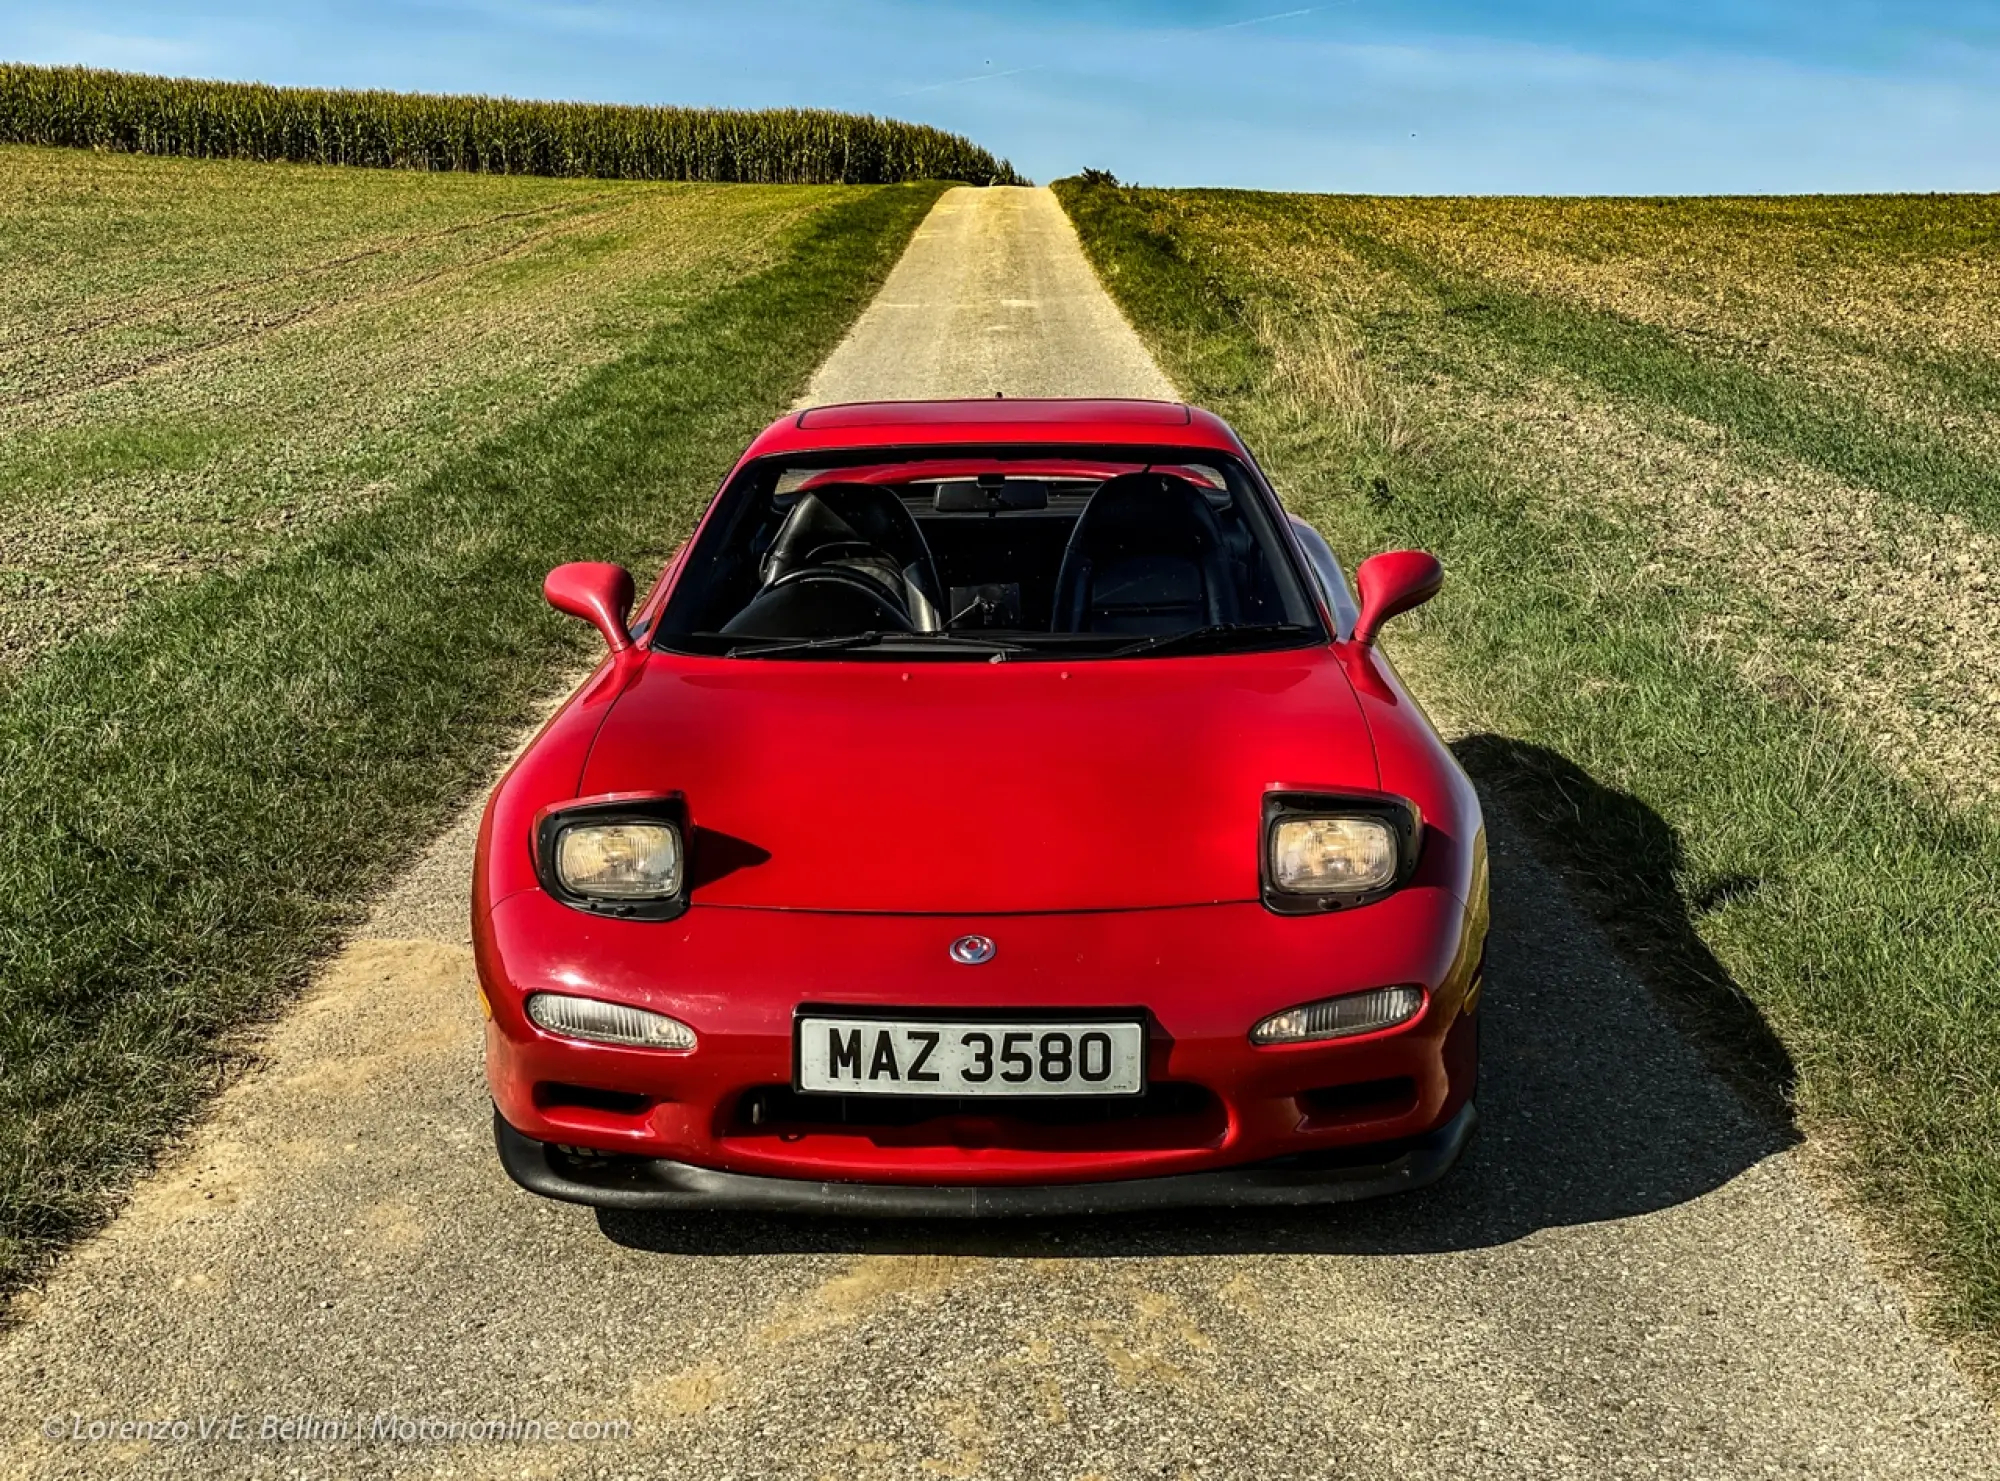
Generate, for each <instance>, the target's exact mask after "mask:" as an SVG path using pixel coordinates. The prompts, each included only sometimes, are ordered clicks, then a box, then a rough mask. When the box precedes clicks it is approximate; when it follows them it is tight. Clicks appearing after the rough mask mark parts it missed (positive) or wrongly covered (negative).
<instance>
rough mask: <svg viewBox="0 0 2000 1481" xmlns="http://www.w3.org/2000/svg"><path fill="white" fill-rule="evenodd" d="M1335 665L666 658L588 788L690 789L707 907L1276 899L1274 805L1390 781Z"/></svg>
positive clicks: (1261, 659) (1299, 657)
mask: <svg viewBox="0 0 2000 1481" xmlns="http://www.w3.org/2000/svg"><path fill="white" fill-rule="evenodd" d="M1376 777H1377V772H1376V766H1375V756H1374V751H1373V748H1372V746H1371V745H1370V743H1369V739H1368V734H1367V729H1366V725H1365V722H1364V721H1363V719H1362V716H1361V712H1360V707H1359V705H1358V704H1357V703H1356V701H1355V698H1354V693H1353V691H1352V689H1351V688H1350V687H1349V685H1348V682H1347V679H1346V677H1345V675H1344V674H1343V673H1342V671H1341V669H1340V666H1339V664H1338V662H1337V661H1336V660H1335V658H1334V656H1333V654H1332V653H1331V652H1329V651H1327V650H1325V649H1320V648H1311V649H1305V650H1297V651H1293V652H1287V653H1263V654H1251V655H1232V656H1224V657H1201V658H1172V659H1156V660H1124V661H1109V662H1106V661H1098V662H1088V661H1084V662H1077V663H1071V664H1061V663H1054V662H1033V663H1000V664H993V663H956V662H954V663H908V664H903V663H896V662H881V661H867V662H855V661H815V660H798V661H795V660H785V659H738V660H727V659H703V658H688V657H683V656H680V655H666V654H655V655H653V656H652V657H650V658H649V659H648V660H647V661H646V663H645V666H644V669H643V671H642V672H641V673H640V674H639V675H638V676H637V677H636V678H635V680H634V681H633V682H632V684H631V686H630V688H628V690H627V691H626V692H625V693H624V695H623V696H621V697H620V698H619V700H618V701H617V703H616V704H615V705H613V707H612V709H611V711H610V714H609V715H608V717H607V718H606V720H605V723H604V726H603V729H602V731H601V732H600V733H599V735H598V738H597V743H596V745H595V746H594V747H593V748H592V750H591V754H590V758H589V761H588V762H587V764H586V766H585V770H584V775H583V778H582V785H581V789H580V795H584V796H606V795H611V794H619V793H660V792H668V791H672V792H679V793H681V794H682V795H683V796H684V797H685V799H686V804H687V809H688V814H689V818H690V821H691V823H692V825H693V833H692V836H691V839H690V868H691V876H692V881H693V889H694V900H695V902H696V904H697V905H704V906H706V905H717V906H720V905H731V906H760V907H769V908H782V909H794V910H835V911H892V912H911V913H937V914H979V913H987V912H1019V911H1060V910H1122V909H1139V908H1146V907H1159V906H1171V905H1197V904H1211V903H1216V902H1220V901H1243V900H1254V899H1256V898H1258V890H1259V882H1258V852H1259V830H1260V828H1261V818H1262V798H1263V794H1264V793H1265V792H1266V791H1267V790H1269V789H1271V788H1273V787H1291V788H1336V787H1361V788H1373V787H1374V786H1375V785H1376Z"/></svg>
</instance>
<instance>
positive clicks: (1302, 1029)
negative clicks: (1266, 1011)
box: [1250, 987, 1424, 1044]
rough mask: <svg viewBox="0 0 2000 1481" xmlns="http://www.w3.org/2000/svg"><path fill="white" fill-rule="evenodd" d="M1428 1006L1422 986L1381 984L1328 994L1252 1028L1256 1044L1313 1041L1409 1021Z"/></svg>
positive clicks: (1350, 1034)
mask: <svg viewBox="0 0 2000 1481" xmlns="http://www.w3.org/2000/svg"><path fill="white" fill-rule="evenodd" d="M1423 1010H1424V990H1423V989H1422V988H1421V987H1378V988H1376V989H1375V990H1374V991H1373V992H1357V993H1350V994H1348V995H1347V996H1346V997H1344V998H1327V999H1326V1000H1325V1001H1323V1002H1318V1003H1308V1004H1306V1005H1305V1006H1304V1007H1303V1008H1291V1009H1287V1010H1286V1011H1285V1012H1283V1013H1274V1014H1272V1015H1271V1016H1270V1017H1269V1018H1267V1019H1265V1020H1264V1021H1263V1022H1262V1023H1260V1024H1258V1025H1257V1026H1256V1027H1255V1028H1253V1029H1252V1030H1250V1042H1251V1043H1253V1044H1310V1043H1315V1042H1317V1041H1320V1040H1323V1039H1349V1038H1353V1037H1354V1036H1355V1035H1357V1034H1373V1033H1380V1032H1381V1031H1382V1030H1383V1029H1385V1028H1395V1027H1396V1026H1398V1025H1399V1024H1404V1023H1408V1022H1409V1021H1410V1020H1411V1019H1412V1018H1415V1017H1416V1016H1417V1015H1418V1014H1419V1013H1421V1012H1423Z"/></svg>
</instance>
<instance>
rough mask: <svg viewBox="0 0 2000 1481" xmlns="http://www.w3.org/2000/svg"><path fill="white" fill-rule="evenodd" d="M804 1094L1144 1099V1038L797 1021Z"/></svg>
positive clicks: (1036, 1026)
mask: <svg viewBox="0 0 2000 1481" xmlns="http://www.w3.org/2000/svg"><path fill="white" fill-rule="evenodd" d="M797 1033H798V1044H797V1047H798V1057H797V1066H798V1071H797V1085H798V1089H799V1090H801V1091H804V1092H807V1093H811V1094H821V1095H1036V1096H1051V1095H1063V1096H1070V1095H1139V1094H1142V1093H1143V1092H1144V1091H1145V1088H1146V1052H1145V1050H1146V1033H1145V1027H1144V1025H1142V1024H1140V1023H1138V1022H1135V1021H1133V1020H1129V1019H1127V1020H1123V1021H1114V1022H1100V1023H1066V1022H1064V1021H1062V1020H1061V1019H1049V1020H1046V1021H1040V1022H1024V1021H1023V1020H1021V1019H1013V1020H1011V1021H996V1022H990V1023H988V1022H972V1021H966V1020H963V1019H960V1020H949V1021H938V1022H932V1021H927V1020H924V1019H883V1018H839V1017H834V1016H832V1015H827V1016H820V1015H812V1016H802V1017H800V1019H799V1020H798V1026H797Z"/></svg>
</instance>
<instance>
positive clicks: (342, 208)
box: [0, 148, 840, 690]
mask: <svg viewBox="0 0 2000 1481" xmlns="http://www.w3.org/2000/svg"><path fill="white" fill-rule="evenodd" d="M839 189H840V187H809V186H784V187H776V186H724V185H671V184H647V183H629V182H587V181H586V182H579V181H567V180H541V179H532V178H529V179H501V178H495V177H491V176H476V175H429V176H422V175H410V174H393V173H387V172H377V171H360V170H340V169H332V168H315V167H306V166H272V165H255V164H240V163H234V162H227V161H206V160H162V159H148V158H143V157H137V156H132V155H101V154H81V153H78V152H76V151H72V150H53V149H23V148H0V202H4V203H5V205H6V209H5V210H4V211H0V265H4V267H5V269H6V271H5V272H4V273H0V549H4V550H5V551H6V553H7V559H6V561H5V562H4V569H0V690H4V689H5V687H6V686H7V685H8V684H9V683H10V682H11V681H12V680H13V679H14V678H15V677H16V676H17V675H18V672H19V670H20V669H21V668H22V667H24V666H25V665H26V664H27V663H28V662H30V661H32V659H33V658H34V656H35V655H36V654H37V653H39V652H42V651H45V650H46V649H48V648H49V647H51V646H53V645H56V644H60V643H61V642H62V641H64V640H65V639H66V638H68V637H69V636H71V635H73V634H76V633H78V632H82V631H86V630H90V629H101V628H103V627H104V626H106V625H107V624H109V623H112V622H115V621H117V620H119V618H120V617H121V615H122V614H123V613H124V612H125V611H127V610H129V609H130V608H131V607H133V606H134V605H137V604H139V603H142V602H144V601H145V600H147V599H148V598H149V597H150V596H152V595H155V594H157V593H158V592H160V591H162V590H164V589H166V588H167V587H170V586H172V585H174V584H176V583H180V582H184V581H187V580H190V579H198V578H199V577H200V576H201V575H203V574H204V573H206V572H209V571H214V570H221V569H234V568H238V567H240V566H242V565H243V564H245V563H247V562H249V561H254V560H260V559H265V558H268V557H269V556H270V555H271V554H272V553H273V552H275V551H278V550H282V549H284V548H286V547H288V546H290V545H292V544H296V543H297V542H298V541H299V540H301V539H306V538H310V537H311V536H313V535H315V534H317V533H318V532H319V531H321V530H322V529H324V528H325V527H326V526H328V525H329V524H330V523H331V522H333V521H335V520H337V519H340V518H342V517H344V516H346V515H348V514H352V513H355V512H357V511H358V510H361V509H365V508H367V507H369V506H370V505H372V504H374V503H375V502H377V501H380V500H382V499H386V498H389V497H393V496H394V495H395V494H396V493H398V492H399V491H406V490H408V489H409V488H411V487H412V486H414V485H415V484H416V483H418V482H420V481H421V480H422V479H423V478H425V477H426V476H428V475H429V474H430V473H431V472H432V471H433V470H434V469H435V468H437V467H438V466H439V465H440V464H441V463H442V462H444V461H445V460H446V459H447V458H449V457H451V456H453V455H454V454H455V453H456V452H457V451H458V450H461V449H462V448H463V447H464V446H465V445H466V444H467V443H468V442H479V441H482V440H484V439H485V438H486V437H488V436H490V435H492V434H494V433H495V432H498V431H499V430H501V429H503V428H506V427H508V426H511V425H513V424H514V423H516V422H519V421H520V420H522V419H523V418H524V417H530V416H535V415H539V414H540V413H541V412H542V411H543V410H544V409H545V408H546V407H547V405H548V404H549V402H550V401H551V400H552V399H553V398H554V397H556V396H559V395H561V394H562V393H563V392H565V391H566V390H568V389H569V388H570V387H571V386H573V385H575V384H576V383H577V381H578V380H579V379H581V378H582V377H583V376H585V375H587V374H588V373H589V372H590V371H591V370H593V369H594V368H595V367H597V366H600V365H602V364H605V363H606V362H608V361H611V360H613V359H616V358H617V357H618V356H619V355H621V354H624V353H626V352H627V351H629V350H631V349H633V348H634V347H635V346H637V345H638V344H639V343H640V342H642V341H643V339H644V338H645V337H646V336H647V335H648V334H650V333H654V332H657V331H658V330H659V329H660V328H661V327H663V326H664V325H666V324H668V323H671V322H672V321H673V320H674V319H675V318H676V317H678V316H679V315H680V314H681V313H683V312H685V311H686V310H687V309H688V308H689V307H690V306H692V305H695V304H698V303H701V302H704V301H705V300H706V299H707V298H708V297H709V296H710V295H712V294H713V293H714V292H715V291H716V289H717V288H718V287H719V286H721V285H723V284H725V283H727V282H730V281H732V280H734V279H736V278H739V277H741V276H743V275H744V274H745V273H748V272H752V271H755V270H757V269H758V268H760V267H767V266H770V265H771V264H772V263H774V262H775V261H777V259H778V256H779V254H780V251H781V247H782V244H783V242H784V241H785V239H786V234H787V233H788V232H789V231H790V230H791V229H792V228H793V227H795V226H796V225H797V224H798V223H799V222H800V221H802V220H803V219H804V218H805V217H807V216H809V215H811V214H812V213H813V212H814V211H816V210H819V209H821V208H822V207H824V206H826V205H827V204H829V203H830V202H831V201H833V200H834V199H836V198H837V192H838V191H839Z"/></svg>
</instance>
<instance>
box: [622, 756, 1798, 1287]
mask: <svg viewBox="0 0 2000 1481" xmlns="http://www.w3.org/2000/svg"><path fill="white" fill-rule="evenodd" d="M1454 749H1455V750H1456V751H1457V753H1458V756H1459V759H1460V761H1461V763H1462V764H1463V765H1464V766H1465V768H1466V770H1467V771H1468V772H1470V773H1471V774H1472V776H1473V777H1474V778H1475V780H1476V781H1477V782H1478V783H1479V785H1480V788H1481V791H1482V794H1483V795H1484V796H1485V798H1486V801H1487V813H1488V818H1487V824H1488V838H1489V842H1490V844H1491V848H1492V859H1493V901H1494V930H1493V937H1492V943H1491V947H1490V955H1489V959H1488V971H1487V990H1486V998H1485V1003H1484V1005H1483V1006H1482V1008H1481V1010H1480V1011H1481V1012H1482V1013H1483V1014H1485V1015H1486V1022H1485V1025H1484V1029H1483V1033H1484V1044H1483V1053H1482V1068H1481V1080H1480V1087H1479V1097H1478V1099H1479V1107H1480V1111H1481V1115H1482V1126H1481V1130H1480V1133H1479V1135H1478V1137H1477V1138H1476V1139H1475V1140H1474V1142H1473V1144H1472V1146H1471V1148H1470V1149H1469V1150H1468V1151H1467V1153H1466V1155H1465V1157H1464V1159H1463V1160H1462V1161H1461V1162H1460V1164H1459V1165H1458V1167H1457V1168H1455V1169H1454V1170H1453V1171H1452V1172H1451V1173H1450V1174H1449V1175H1447V1176H1446V1177H1445V1179H1444V1180H1443V1181H1442V1182H1440V1183H1438V1184H1436V1185H1435V1186H1433V1187H1431V1188H1427V1189H1424V1190H1421V1191H1419V1192H1415V1193H1411V1194H1407V1195H1404V1196H1401V1197H1397V1198H1390V1199H1383V1200H1380V1201H1377V1202H1373V1203H1365V1204H1347V1205H1334V1206H1330V1207H1323V1208H1315V1209H1306V1210H1234V1211H1230V1210H1224V1211H1217V1210H1194V1211H1189V1212H1185V1213H1177V1214H1146V1215H1142V1216H1127V1217H1119V1218H1115V1219H1109V1218H1106V1219H1087V1218H1062V1219H1040V1220H1023V1221H1018V1222H1011V1223H1003V1222H997V1221H993V1222H971V1221H967V1222H960V1221H955V1220H920V1221H890V1220H861V1219H826V1220H819V1219H811V1218H801V1217H773V1216H762V1215H758V1216H752V1215H738V1214H703V1215H681V1214H671V1215H669V1214H635V1213H628V1212H614V1211H604V1212H600V1214H599V1215H598V1222H599V1227H600V1228H601V1229H602V1231H603V1232H604V1234H605V1235H606V1237H608V1238H609V1239H611V1240H613V1241H615V1242H616V1243H618V1244H620V1245H624V1246H627V1247H628V1248H632V1249H639V1250H648V1251H654V1252H658V1253H662V1254H688V1255H697V1254H700V1255H731V1254H734V1255H744V1254H775V1253H784V1252H791V1253H807V1252H809V1253H840V1252H852V1253H865V1254H898V1253H911V1254H915V1253H924V1254H935V1253H948V1254H964V1255H983V1256H989V1257H996V1258H1009V1257H1016V1258H1036V1259H1045V1258H1050V1257H1057V1258H1060V1257H1064V1256H1072V1257H1092V1256H1118V1257H1135V1256H1147V1255H1199V1254H1242V1253H1255V1252H1267V1253H1294V1254H1308V1253H1326V1254H1354V1255H1371V1254H1384V1255H1387V1254H1418V1253H1433V1252H1439V1251H1447V1250H1461V1249H1477V1248H1484V1247H1489V1246H1493V1245H1498V1244H1505V1243H1508V1242H1511V1241H1513V1240H1517V1239H1520V1238H1523V1237H1524V1236H1527V1235H1530V1234H1533V1233H1535V1232H1537V1231H1539V1230H1543V1229H1550V1228H1560V1227H1565V1226H1569V1225H1577V1224H1592V1223H1599V1222H1602V1221H1604V1220H1607V1219H1620V1218H1629V1217H1633V1216H1637V1215H1643V1214H1648V1213H1653V1212H1657V1211H1659V1210H1662V1209H1667V1208H1671V1207H1674V1206H1675V1205H1678V1204H1681V1203H1685V1202H1687V1201H1688V1200H1690V1199H1694V1198H1698V1197H1700V1196H1701V1195H1703V1194H1705V1193H1708V1192H1710V1191H1712V1190H1714V1189H1716V1188H1718V1187H1720V1186H1722V1185H1723V1184H1725V1183H1727V1182H1729V1181H1730V1180H1731V1179H1732V1178H1734V1177H1736V1176H1737V1175H1738V1174H1739V1173H1741V1172H1743V1171H1744V1170H1745V1169H1747V1168H1749V1167H1752V1166H1754V1165H1755V1164H1756V1163H1758V1162H1760V1161H1762V1160H1763V1159H1764V1158H1766V1157H1768V1156H1770V1155H1771V1154H1772V1153H1774V1152H1777V1151H1779V1150H1781V1149H1782V1148H1783V1147H1785V1146H1787V1145H1788V1144H1790V1143H1791V1142H1792V1141H1795V1140H1796V1139H1797V1134H1796V1132H1794V1131H1793V1129H1792V1127H1791V1125H1790V1122H1789V1119H1788V1118H1787V1116H1786V1115H1785V1113H1784V1109H1783V1107H1784V1097H1785V1094H1786V1092H1787V1091H1788V1090H1789V1087H1790V1076H1791V1065H1790V1061H1789V1060H1788V1059H1787V1058H1786V1056H1785V1054H1784V1051H1783V1049H1782V1048H1780V1047H1779V1045H1778V1043H1777V1041H1776V1039H1775V1038H1774V1037H1773V1036H1772V1035H1771V1033H1770V1031H1769V1030H1768V1028H1766V1027H1765V1025H1764V1024H1763V1022H1762V1020H1761V1019H1760V1018H1759V1017H1758V1016H1757V1014H1756V1011H1755V1010H1754V1008H1752V1007H1751V1006H1750V1005H1749V1004H1748V1002H1747V1001H1746V1000H1745V999H1744V998H1743V997H1742V996H1741V995H1740V994H1739V993H1737V992H1736V990H1735V988H1734V987H1733V985H1732V984H1731V982H1730V980H1729V976H1728V973H1727V972H1726V971H1725V970H1724V969H1723V967H1722V966H1721V964H1720V963H1719V962H1717V961H1716V959H1715V958H1714V956H1713V955H1712V954H1710V952H1709V951H1708V948H1707V947H1706V946H1705V945H1704V944H1703V943H1702V941H1701V938H1700V936H1699V935H1698V933H1697V932H1696V930H1695V926H1694V917H1693V915H1692V914H1691V911H1693V910H1695V909H1699V908H1703V906H1706V907H1707V908H1713V906H1714V903H1715V902H1716V901H1717V900H1719V899H1723V898H1728V897H1729V896H1730V895H1731V894H1733V893H1736V892H1740V891H1742V890H1745V889H1752V888H1754V887H1755V882H1754V881H1726V882H1724V887H1721V888H1717V887H1711V888H1710V889H1708V890H1705V891H1704V897H1705V898H1704V900H1703V901H1702V902H1699V903H1691V902H1689V901H1688V900H1687V899H1686V898H1684V896H1683V894H1682V891H1681V888H1680V884H1679V879H1678V874H1677V869H1678V865H1679V862H1680V858H1681V854H1680V843H1679V839H1678V838H1677V837H1676V835H1675V833H1674V831H1673V829H1672V828H1670V827H1669V826H1668V825H1667V824H1666V822H1665V821H1664V820H1663V819H1661V818H1660V816H1659V815H1658V814H1657V813H1655V812H1653V811H1652V809H1650V808H1649V807H1647V806H1646V805H1645V804H1644V803H1643V802H1640V801H1639V800H1638V799H1637V798H1634V797H1632V796H1631V795H1630V794H1628V793H1624V792H1620V791H1617V790H1616V789H1614V788H1610V787H1605V786H1603V785H1601V784H1599V783H1598V782H1596V781H1594V780H1593V779H1592V778H1591V777H1590V776H1588V775H1587V774H1586V773H1585V772H1583V771H1582V770H1581V769H1580V768H1578V767H1577V766H1575V765H1574V764H1573V763H1571V762H1570V761H1568V760H1567V759H1566V758H1564V757H1562V756H1560V755H1558V754H1556V753H1555V752H1552V751H1549V750H1546V749H1544V748H1542V747H1538V746H1531V745H1527V744H1524V743H1522V742H1519V741H1514V740H1509V739H1506V738H1504V737H1499V736H1492V735H1479V736H1473V737H1470V738H1468V739H1466V740H1463V741H1461V742H1459V743H1458V744H1457V745H1456V746H1455V747H1454Z"/></svg>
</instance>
